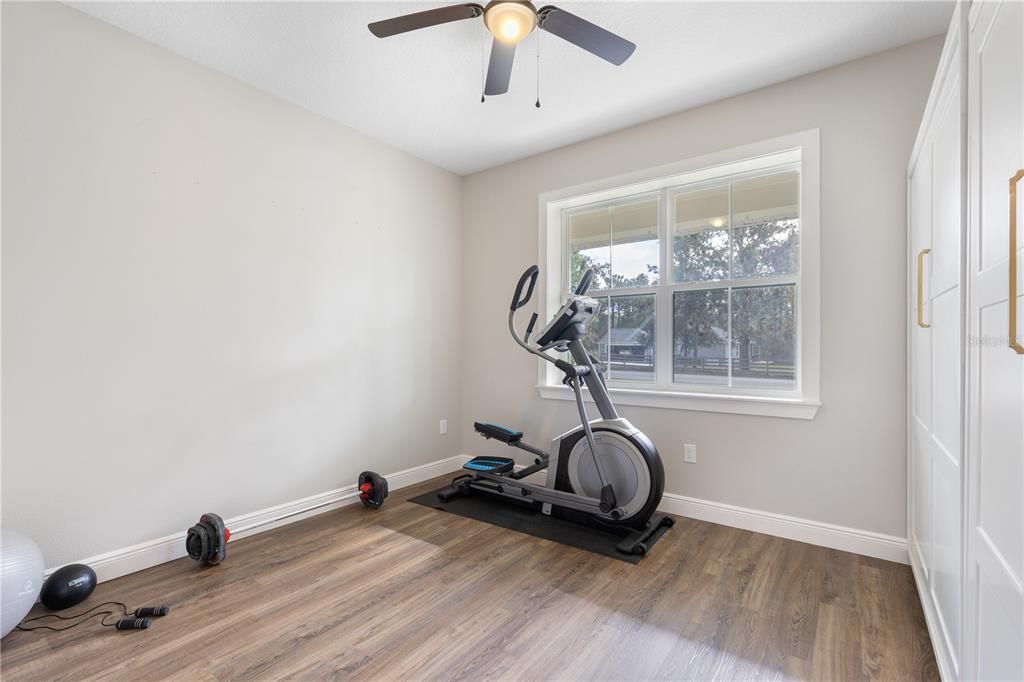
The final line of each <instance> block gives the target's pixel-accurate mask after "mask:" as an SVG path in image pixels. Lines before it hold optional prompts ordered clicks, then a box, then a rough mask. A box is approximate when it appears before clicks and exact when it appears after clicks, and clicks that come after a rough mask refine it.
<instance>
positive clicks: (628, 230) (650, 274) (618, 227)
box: [611, 197, 658, 287]
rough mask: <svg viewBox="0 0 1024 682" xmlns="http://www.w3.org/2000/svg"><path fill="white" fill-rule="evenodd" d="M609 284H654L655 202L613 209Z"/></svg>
mask: <svg viewBox="0 0 1024 682" xmlns="http://www.w3.org/2000/svg"><path fill="white" fill-rule="evenodd" d="M611 214H612V285H613V286H615V287H647V286H654V285H656V284H657V283H658V199H657V197H655V198H653V199H645V200H643V201H634V202H632V203H629V204H622V205H620V206H613V207H612V209H611Z"/></svg>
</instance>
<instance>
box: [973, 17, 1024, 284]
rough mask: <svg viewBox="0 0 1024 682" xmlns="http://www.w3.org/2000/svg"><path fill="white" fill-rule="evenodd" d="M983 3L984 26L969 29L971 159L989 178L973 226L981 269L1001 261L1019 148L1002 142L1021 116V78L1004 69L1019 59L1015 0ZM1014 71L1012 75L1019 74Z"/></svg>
mask: <svg viewBox="0 0 1024 682" xmlns="http://www.w3.org/2000/svg"><path fill="white" fill-rule="evenodd" d="M986 4H988V5H989V7H983V8H982V11H981V12H980V13H979V22H984V26H981V25H980V24H979V23H977V22H976V23H975V27H974V29H973V30H972V32H971V38H972V43H971V44H972V47H973V50H972V57H974V62H975V67H976V68H974V69H973V70H974V71H975V76H974V78H976V79H977V81H978V83H977V84H978V86H979V87H978V93H979V95H980V99H979V100H977V102H976V103H977V104H978V105H979V106H978V107H977V110H976V115H975V116H974V119H976V120H978V122H979V123H980V126H978V129H979V130H980V131H981V132H982V134H980V135H978V139H977V142H978V143H979V149H980V152H981V153H980V155H979V156H978V159H977V161H978V162H979V163H980V168H981V175H982V177H983V178H985V179H991V180H992V181H991V182H982V183H981V186H980V187H979V190H980V204H981V206H982V210H983V211H984V210H985V209H984V207H986V206H988V207H992V209H993V210H989V211H985V213H986V215H985V216H984V219H983V220H981V221H980V222H979V223H978V225H977V230H978V234H979V235H980V236H981V243H980V245H979V247H980V248H979V249H978V252H979V255H980V268H981V269H982V270H985V269H987V268H990V267H992V266H993V265H997V264H1000V263H1003V262H1005V260H1006V246H1007V231H1008V229H1009V223H1008V217H1009V216H1008V213H1007V210H1006V207H1007V199H1006V191H1007V184H1006V181H1007V180H1008V179H1009V177H1010V176H1011V175H1012V174H1013V172H1014V171H1015V170H1016V169H1017V168H1019V167H1020V166H1019V164H1018V163H1016V161H1017V159H1018V158H1019V156H1020V148H1019V147H1015V146H1014V145H1013V144H1007V141H1008V140H1012V139H1014V136H1015V135H1016V136H1019V135H1020V125H1021V123H1020V122H1021V120H1022V118H1024V111H1022V109H1021V107H1022V101H1021V82H1020V80H1017V82H1016V83H1013V82H1011V81H1012V80H1013V79H1012V76H1013V75H1014V74H1011V73H1008V72H1009V71H1011V70H1012V69H1013V68H1014V67H1015V65H1018V66H1017V68H1019V64H1020V62H1021V49H1022V48H1021V42H1020V40H1021V37H1020V26H1019V23H1020V21H1019V19H1017V18H1016V17H1015V16H1013V15H1016V14H1019V13H1020V11H1021V8H1020V7H1019V3H1017V2H1004V3H997V2H989V3H986ZM997 5H998V6H997ZM1000 15H1001V16H1000ZM1015 24H1017V25H1015ZM1016 75H1017V78H1018V79H1019V78H1020V76H1021V74H1016ZM1008 76H1010V77H1008ZM1011 168H1012V169H1014V170H1010V169H1011ZM997 180H1001V182H1000V181H997Z"/></svg>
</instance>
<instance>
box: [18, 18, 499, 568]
mask: <svg viewBox="0 0 1024 682" xmlns="http://www.w3.org/2000/svg"><path fill="white" fill-rule="evenodd" d="M3 145H4V147H3V332H4V335H3V424H2V427H3V509H2V513H3V523H4V525H7V526H11V527H14V528H19V529H21V530H23V531H25V532H27V533H28V534H29V535H30V536H32V537H33V538H35V539H36V540H37V541H38V542H39V544H40V545H41V546H42V549H43V552H44V554H45V557H46V564H47V565H48V566H53V565H57V564H60V563H64V562H67V561H70V560H74V559H81V558H85V557H88V556H92V555H95V554H98V553H100V552H105V551H108V550H113V549H117V548H122V547H126V546H129V545H132V544H134V543H137V542H141V541H144V540H151V539H154V538H157V537H160V536H164V535H167V534H170V533H175V532H182V531H184V530H185V528H187V527H188V526H189V525H191V524H192V523H194V522H195V521H196V520H197V518H198V516H199V514H200V513H202V512H204V511H215V512H218V513H220V514H222V515H224V516H233V515H238V514H242V513H247V512H252V511H255V510H258V509H262V508H265V507H268V506H272V505H275V504H279V503H283V502H286V501H291V500H295V499H298V498H301V497H304V496H307V495H312V494H314V493H320V492H324V491H326V490H330V489H332V488H336V487H340V486H344V485H349V484H352V483H354V481H355V477H356V475H357V474H358V473H359V472H360V471H361V470H362V469H364V468H371V469H375V470H378V471H380V472H392V471H396V470H400V469H403V468H407V467H410V466H414V465H416V464H420V463H424V462H428V461H433V460H437V459H441V458H443V457H448V456H450V455H453V454H456V453H458V452H459V445H460V443H459V435H458V433H452V434H450V435H448V436H440V435H438V420H439V419H442V418H448V419H449V420H450V421H451V423H452V424H453V425H454V424H458V423H460V420H461V416H460V399H459V392H460V390H461V384H460V362H459V356H458V348H459V331H460V327H459V321H458V319H459V318H458V315H459V310H458V304H459V303H460V298H459V296H460V294H459V293H458V292H459V288H460V287H459V283H460V277H461V272H460V267H459V257H460V256H459V254H460V201H461V193H460V185H461V181H460V179H459V178H458V177H456V176H454V175H451V174H449V173H447V172H444V171H441V170H438V169H437V168H434V167H432V166H430V165H428V164H426V163H423V162H421V161H418V160H416V159H414V158H412V157H410V156H408V155H406V154H403V153H401V152H398V151H396V150H395V149H393V148H390V147H387V146H385V145H382V144H379V143H377V142H375V141H373V140H370V139H368V138H366V137H365V136H363V135H360V134H357V133H355V132H353V131H352V130H349V129H347V128H345V127H343V126H341V125H339V124H337V123H333V122H330V121H327V120H325V119H323V118H320V117H318V116H315V115H312V114H309V113H307V112H305V111H302V110H300V109H298V108H296V107H294V106H291V105H288V104H285V103H284V102H282V101H280V100H277V99H275V98H273V97H271V96H269V95H267V94H264V93H262V92H259V91H257V90H255V89H253V88H251V87H248V86H246V85H243V84H241V83H239V82H238V81H236V80H233V79H231V78H228V77H226V76H223V75H221V74H218V73H216V72H214V71H211V70H209V69H206V68H203V67H200V66H198V65H196V64H194V63H192V62H189V61H187V60H185V59H183V58H181V57H178V56H176V55H174V54H172V53H170V52H168V51H166V50H164V49H161V48H158V47H155V46H153V45H150V44H148V43H145V42H143V41H142V40H140V39H138V38H135V37H133V36H130V35H129V34H127V33H124V32H122V31H120V30H118V29H115V28H112V27H110V26H108V25H106V24H103V23H100V22H98V21H96V20H94V19H91V18H88V17H86V16H85V15H83V14H80V13H79V12H77V11H74V10H71V9H69V8H66V7H64V6H60V5H53V4H14V3H8V2H5V3H3ZM502 296H503V297H504V293H503V294H502Z"/></svg>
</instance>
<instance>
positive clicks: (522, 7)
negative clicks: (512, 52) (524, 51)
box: [484, 0, 537, 45]
mask: <svg viewBox="0 0 1024 682" xmlns="http://www.w3.org/2000/svg"><path fill="white" fill-rule="evenodd" d="M484 24H485V25H486V26H487V30H488V31H490V32H491V34H492V35H494V37H495V38H496V39H497V40H500V41H501V42H503V43H506V44H508V45H515V44H516V43H518V42H520V41H521V40H522V39H523V38H525V37H526V36H528V35H530V33H531V32H532V31H533V29H535V28H536V27H537V12H536V10H534V8H533V5H532V4H530V3H528V2H514V1H513V0H509V1H506V2H492V3H490V4H489V5H487V9H486V10H485V11H484Z"/></svg>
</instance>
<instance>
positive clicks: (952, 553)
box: [931, 454, 963, 669]
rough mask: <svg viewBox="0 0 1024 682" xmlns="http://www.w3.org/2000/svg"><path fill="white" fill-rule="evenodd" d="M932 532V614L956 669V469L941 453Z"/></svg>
mask: <svg viewBox="0 0 1024 682" xmlns="http://www.w3.org/2000/svg"><path fill="white" fill-rule="evenodd" d="M933 472H934V476H935V479H934V493H933V494H934V497H933V514H934V519H935V520H934V523H935V526H934V533H933V540H932V543H933V544H932V547H933V550H932V551H933V559H932V576H931V584H932V594H933V595H934V597H935V604H936V607H937V608H936V611H937V612H938V615H939V618H940V619H941V620H942V626H943V628H944V629H945V633H944V636H945V637H946V639H947V641H948V647H949V652H950V657H951V659H952V662H953V665H954V667H956V668H958V669H959V665H960V661H959V651H960V622H961V619H960V588H961V585H962V580H961V575H962V573H961V570H960V561H961V557H962V556H963V555H962V554H961V547H960V538H961V534H962V532H963V523H962V516H961V514H960V467H958V466H956V465H955V464H953V462H952V461H950V459H949V458H948V457H947V456H946V455H945V454H938V455H936V457H935V459H934V468H933Z"/></svg>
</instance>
